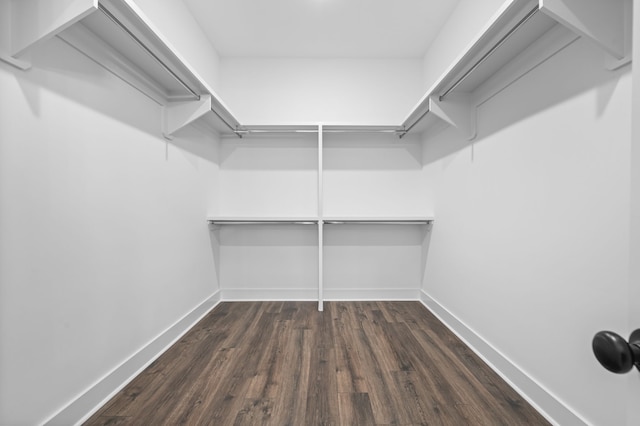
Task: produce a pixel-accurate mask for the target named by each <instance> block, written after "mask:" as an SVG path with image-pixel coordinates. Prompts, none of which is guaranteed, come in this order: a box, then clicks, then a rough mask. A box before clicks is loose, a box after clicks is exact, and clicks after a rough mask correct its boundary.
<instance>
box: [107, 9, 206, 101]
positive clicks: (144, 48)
mask: <svg viewBox="0 0 640 426" xmlns="http://www.w3.org/2000/svg"><path fill="white" fill-rule="evenodd" d="M98 9H99V10H100V11H101V12H102V13H103V14H104V15H105V16H106V17H107V18H109V20H110V21H111V22H113V23H114V24H116V25H117V26H118V28H120V29H121V30H122V31H124V32H125V33H126V34H128V35H129V37H131V39H132V40H133V41H135V42H136V44H137V45H138V46H140V47H141V48H142V50H144V51H145V52H147V54H149V55H150V56H151V57H152V58H153V59H154V60H155V61H156V62H158V64H160V66H162V68H163V69H164V70H165V71H166V72H168V73H169V74H170V75H171V76H172V77H173V78H174V79H175V80H176V81H177V82H178V83H180V85H182V87H184V88H185V89H187V90H188V91H189V92H191V94H192V95H193V96H194V97H195V98H196V100H200V95H199V94H198V93H197V92H196V91H195V90H193V89H192V88H191V87H189V85H188V84H187V83H185V82H184V81H183V80H182V79H181V78H180V76H178V75H177V74H176V73H175V72H173V70H172V69H171V68H169V67H168V66H167V64H165V63H164V62H163V61H162V59H160V58H159V57H158V55H156V54H155V53H153V52H152V51H151V49H149V48H148V47H147V46H146V45H145V44H144V43H143V42H142V40H140V39H139V38H138V37H137V36H136V35H135V34H134V33H132V32H131V30H129V29H128V28H127V27H126V26H125V25H124V24H123V23H122V22H121V21H120V20H119V19H118V18H116V17H115V16H114V15H113V14H112V13H111V12H110V11H109V10H108V9H107V8H106V7H104V5H103V4H102V3H100V2H99V3H98Z"/></svg>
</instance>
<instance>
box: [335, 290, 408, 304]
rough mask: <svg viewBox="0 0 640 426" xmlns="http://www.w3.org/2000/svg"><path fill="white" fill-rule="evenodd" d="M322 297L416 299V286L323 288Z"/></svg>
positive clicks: (361, 299)
mask: <svg viewBox="0 0 640 426" xmlns="http://www.w3.org/2000/svg"><path fill="white" fill-rule="evenodd" d="M323 296H324V297H323V299H324V300H325V301H331V300H336V301H337V300H354V301H368V300H418V299H419V298H420V290H419V289H417V288H325V289H324V291H323Z"/></svg>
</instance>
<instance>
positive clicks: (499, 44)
mask: <svg viewBox="0 0 640 426" xmlns="http://www.w3.org/2000/svg"><path fill="white" fill-rule="evenodd" d="M539 10H540V9H539V7H538V4H537V2H536V6H535V7H534V8H533V9H531V11H530V12H529V13H527V14H526V15H525V17H524V18H522V19H521V20H520V21H519V22H518V23H517V24H516V25H515V26H514V27H513V28H511V29H510V30H509V32H508V33H506V34H505V35H504V36H503V37H502V38H501V39H500V40H498V42H497V43H496V44H495V45H493V47H492V48H491V49H489V51H488V52H487V53H485V54H484V55H482V57H481V58H480V59H479V60H478V61H477V62H476V63H475V64H474V65H473V66H472V67H471V68H469V70H467V72H465V73H464V74H463V75H462V77H460V78H459V79H458V80H456V82H455V83H454V84H453V86H451V87H450V88H449V89H447V90H446V91H445V92H444V93H443V94H441V95H440V97H439V99H440V100H443V99H444V98H445V97H446V96H447V95H448V94H449V93H451V92H452V91H453V90H455V89H456V87H458V86H459V85H460V84H462V82H463V81H465V80H466V79H467V77H468V76H469V75H470V74H471V73H472V72H474V71H475V70H476V69H477V68H478V67H479V66H480V65H482V64H483V63H484V61H486V60H487V58H489V56H491V55H492V54H493V53H494V52H495V51H496V50H498V48H500V46H502V45H503V44H504V43H505V42H506V41H507V40H508V39H509V37H511V36H512V35H513V34H514V33H515V32H516V31H518V29H520V27H522V26H523V25H524V24H526V23H527V21H529V19H531V18H532V17H533V15H535V14H536V13H537V12H538V11H539Z"/></svg>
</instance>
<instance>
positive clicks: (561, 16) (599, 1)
mask: <svg viewBox="0 0 640 426" xmlns="http://www.w3.org/2000/svg"><path fill="white" fill-rule="evenodd" d="M630 7H631V6H630V2H629V0H540V10H541V11H542V12H544V13H545V14H547V15H548V16H550V17H551V18H553V19H554V20H556V21H558V22H560V23H561V24H562V25H564V26H565V27H567V28H569V29H571V30H572V31H573V32H575V33H576V34H579V35H580V36H582V37H586V38H588V39H590V40H592V41H593V42H595V43H596V44H597V45H599V46H600V47H601V48H602V49H604V50H605V52H607V53H608V54H609V55H610V56H611V57H612V63H613V62H618V63H619V62H621V61H622V62H623V65H624V64H626V63H628V62H629V61H630V60H631V55H630V52H631V44H630V43H629V41H630V37H629V34H630V31H629V28H625V27H627V26H628V23H627V22H626V21H627V19H626V16H630V15H631V13H630ZM611 66H612V65H609V67H610V68H611ZM620 66H622V65H620V64H618V65H616V66H614V67H620Z"/></svg>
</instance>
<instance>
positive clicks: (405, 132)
mask: <svg viewBox="0 0 640 426" xmlns="http://www.w3.org/2000/svg"><path fill="white" fill-rule="evenodd" d="M430 112H431V110H430V109H429V108H427V110H426V111H425V112H423V113H422V114H420V117H418V118H417V119H416V120H415V121H414V122H413V124H412V125H411V126H409V127H405V128H404V130H402V132H401V133H400V132H398V137H399V138H400V139H402V138H403V137H404V136H405V135H406V134H407V133H409V132H410V131H411V129H413V128H414V127H415V126H416V124H418V123H419V122H420V121H422V119H423V118H424V117H425V116H426V115H427V114H429V113H430Z"/></svg>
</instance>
